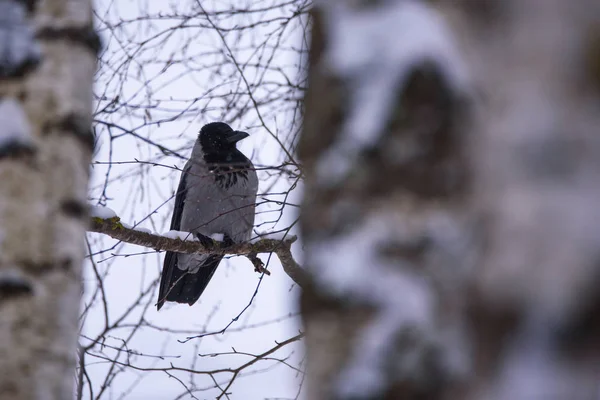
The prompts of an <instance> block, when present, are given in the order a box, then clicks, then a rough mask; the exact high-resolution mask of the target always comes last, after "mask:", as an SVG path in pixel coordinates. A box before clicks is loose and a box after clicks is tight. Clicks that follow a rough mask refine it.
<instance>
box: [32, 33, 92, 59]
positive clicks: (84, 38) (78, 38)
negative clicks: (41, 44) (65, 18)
mask: <svg viewBox="0 0 600 400" xmlns="http://www.w3.org/2000/svg"><path fill="white" fill-rule="evenodd" d="M37 37H38V38H39V39H42V40H63V39H66V40H68V41H70V42H74V43H77V44H80V45H82V46H84V47H86V48H87V49H89V50H90V51H92V52H93V53H94V55H98V54H99V53H100V50H102V41H101V39H100V36H99V35H98V33H96V31H95V30H94V28H93V27H91V26H83V27H66V28H56V27H46V28H42V29H41V30H39V31H38V33H37Z"/></svg>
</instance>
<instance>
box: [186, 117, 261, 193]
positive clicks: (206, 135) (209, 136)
mask: <svg viewBox="0 0 600 400" xmlns="http://www.w3.org/2000/svg"><path fill="white" fill-rule="evenodd" d="M248 136H249V135H248V134H247V133H246V132H240V131H234V130H233V129H231V127H230V126H229V125H227V124H225V123H223V122H213V123H210V124H207V125H204V126H203V127H202V129H200V134H199V135H198V141H199V142H200V145H201V146H202V153H203V154H204V162H206V164H207V165H208V169H209V171H210V172H211V173H212V174H213V175H214V177H215V182H216V183H217V184H218V185H219V186H221V187H222V188H224V189H227V188H230V187H231V186H233V185H235V184H236V183H237V182H238V180H240V179H244V180H248V171H247V170H248V168H251V167H252V163H251V162H250V160H248V158H246V156H245V155H243V154H242V152H241V151H239V150H238V149H237V148H236V147H235V145H236V143H237V142H238V141H240V140H242V139H244V138H246V137H248Z"/></svg>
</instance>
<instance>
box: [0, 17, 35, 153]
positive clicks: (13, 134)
mask: <svg viewBox="0 0 600 400" xmlns="http://www.w3.org/2000/svg"><path fill="white" fill-rule="evenodd" d="M0 9H1V8H0ZM1 31H2V30H1V29H0V32H1ZM14 144H18V145H22V146H26V147H33V145H34V141H33V137H32V134H31V127H30V125H29V122H28V120H27V115H25V111H23V107H21V104H19V102H17V101H16V100H15V99H11V98H7V99H5V100H2V101H0V149H2V148H3V147H5V146H8V145H14Z"/></svg>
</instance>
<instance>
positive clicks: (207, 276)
mask: <svg viewBox="0 0 600 400" xmlns="http://www.w3.org/2000/svg"><path fill="white" fill-rule="evenodd" d="M222 259H223V256H222V255H211V256H209V257H208V258H207V259H206V261H204V263H203V264H202V266H201V267H200V268H199V269H198V272H196V273H188V272H187V271H183V270H181V269H179V268H178V267H177V253H173V252H170V251H168V252H167V254H166V255H165V263H164V266H163V271H162V277H161V280H160V289H159V292H158V303H157V309H158V310H160V309H161V307H162V306H163V305H164V303H165V301H174V302H177V303H186V304H189V305H190V306H191V305H192V304H194V303H195V302H196V301H198V299H199V298H200V295H202V292H204V289H206V286H207V285H208V282H210V280H211V278H212V276H213V274H214V273H215V271H216V270H217V267H218V266H219V263H220V262H221V260H222Z"/></svg>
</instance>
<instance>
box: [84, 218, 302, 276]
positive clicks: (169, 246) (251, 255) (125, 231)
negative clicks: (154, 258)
mask: <svg viewBox="0 0 600 400" xmlns="http://www.w3.org/2000/svg"><path fill="white" fill-rule="evenodd" d="M120 221H121V219H120V218H119V217H112V218H107V219H102V218H98V217H93V218H92V219H91V225H90V228H89V231H90V232H96V233H103V234H105V235H108V236H110V237H112V238H113V239H117V240H120V241H122V242H126V243H130V244H135V245H138V246H144V247H149V248H152V249H154V250H157V251H175V252H178V253H186V254H193V253H197V254H215V255H221V254H222V255H237V256H246V257H247V258H248V259H249V260H250V262H252V264H253V265H254V266H255V267H256V266H257V264H256V260H257V259H256V254H258V253H275V254H277V257H278V258H279V261H281V266H282V267H283V270H284V271H285V273H286V274H288V276H289V277H290V278H291V279H292V280H293V281H294V282H296V284H298V285H299V286H302V285H303V284H304V282H305V281H306V276H305V275H306V272H305V271H304V269H303V268H302V267H301V266H300V265H299V264H298V263H297V262H296V260H294V257H293V256H292V251H291V246H292V244H293V243H294V242H295V241H296V240H297V237H296V236H293V235H291V236H289V237H287V238H284V239H268V238H266V239H260V240H258V241H256V242H246V243H239V244H233V245H231V246H227V247H219V246H215V247H213V248H208V247H205V246H204V245H202V244H201V243H200V242H196V241H191V240H181V239H172V238H168V237H165V236H160V235H156V234H153V233H148V232H142V231H138V230H135V229H131V228H127V227H125V226H124V225H123V224H122V223H121V222H120ZM264 272H265V273H267V274H268V275H270V273H269V271H268V270H264Z"/></svg>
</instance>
